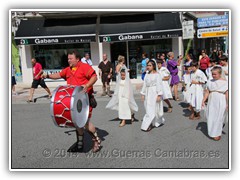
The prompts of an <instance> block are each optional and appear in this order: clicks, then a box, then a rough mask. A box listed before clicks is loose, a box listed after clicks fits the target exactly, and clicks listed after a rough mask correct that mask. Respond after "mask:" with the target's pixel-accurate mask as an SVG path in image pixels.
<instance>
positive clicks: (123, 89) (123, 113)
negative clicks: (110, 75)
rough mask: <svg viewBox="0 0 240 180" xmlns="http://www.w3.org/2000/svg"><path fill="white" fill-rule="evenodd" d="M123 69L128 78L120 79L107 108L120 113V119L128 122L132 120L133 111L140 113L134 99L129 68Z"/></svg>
mask: <svg viewBox="0 0 240 180" xmlns="http://www.w3.org/2000/svg"><path fill="white" fill-rule="evenodd" d="M123 69H125V73H126V78H125V80H122V79H120V78H121V77H118V80H117V83H116V87H115V91H114V94H113V96H112V98H111V100H110V101H109V102H108V104H107V106H106V108H108V109H111V110H116V111H118V117H119V119H125V120H126V119H131V112H132V111H138V106H137V104H136V101H135V99H134V93H133V87H132V84H131V80H130V78H129V73H128V71H127V68H126V67H125V68H123ZM119 76H120V75H119Z"/></svg>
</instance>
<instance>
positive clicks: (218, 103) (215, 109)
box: [206, 80, 228, 137]
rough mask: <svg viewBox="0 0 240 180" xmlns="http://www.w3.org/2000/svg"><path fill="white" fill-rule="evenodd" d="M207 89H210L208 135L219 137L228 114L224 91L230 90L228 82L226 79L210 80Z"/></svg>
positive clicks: (207, 109) (207, 115)
mask: <svg viewBox="0 0 240 180" xmlns="http://www.w3.org/2000/svg"><path fill="white" fill-rule="evenodd" d="M207 89H208V90H209V91H210V94H209V97H208V104H207V107H206V118H207V125H208V135H209V136H210V137H218V136H221V134H222V127H223V122H224V120H225V117H226V115H227V112H226V97H225V94H224V93H225V92H226V91H227V90H228V82H227V81H226V80H210V81H208V82H207ZM216 91H218V92H216Z"/></svg>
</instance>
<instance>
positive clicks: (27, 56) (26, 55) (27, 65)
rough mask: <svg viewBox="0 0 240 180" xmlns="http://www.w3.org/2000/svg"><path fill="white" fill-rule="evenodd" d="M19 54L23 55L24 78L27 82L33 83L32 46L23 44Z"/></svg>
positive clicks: (24, 81)
mask: <svg viewBox="0 0 240 180" xmlns="http://www.w3.org/2000/svg"><path fill="white" fill-rule="evenodd" d="M19 51H20V52H19V54H20V56H21V66H22V80H23V83H25V84H31V83H32V80H33V74H32V63H31V58H32V53H31V52H32V51H31V46H27V45H22V46H20V48H19Z"/></svg>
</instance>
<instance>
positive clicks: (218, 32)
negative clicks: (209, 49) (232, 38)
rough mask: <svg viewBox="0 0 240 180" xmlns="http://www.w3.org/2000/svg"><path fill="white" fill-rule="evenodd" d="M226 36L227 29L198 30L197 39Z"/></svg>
mask: <svg viewBox="0 0 240 180" xmlns="http://www.w3.org/2000/svg"><path fill="white" fill-rule="evenodd" d="M222 36H228V27H226V26H225V27H217V28H205V29H198V31H197V37H198V38H210V37H222Z"/></svg>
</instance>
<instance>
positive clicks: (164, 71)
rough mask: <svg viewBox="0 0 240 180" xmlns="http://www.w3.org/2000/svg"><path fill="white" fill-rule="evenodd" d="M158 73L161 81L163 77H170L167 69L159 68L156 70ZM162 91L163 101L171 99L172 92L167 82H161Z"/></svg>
mask: <svg viewBox="0 0 240 180" xmlns="http://www.w3.org/2000/svg"><path fill="white" fill-rule="evenodd" d="M158 73H159V74H160V75H161V77H162V79H163V78H164V77H168V76H170V72H169V70H168V69H167V68H165V67H161V69H159V70H158ZM162 86H163V88H162V91H163V99H171V98H173V97H172V92H171V89H170V86H169V82H168V80H167V81H162Z"/></svg>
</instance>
